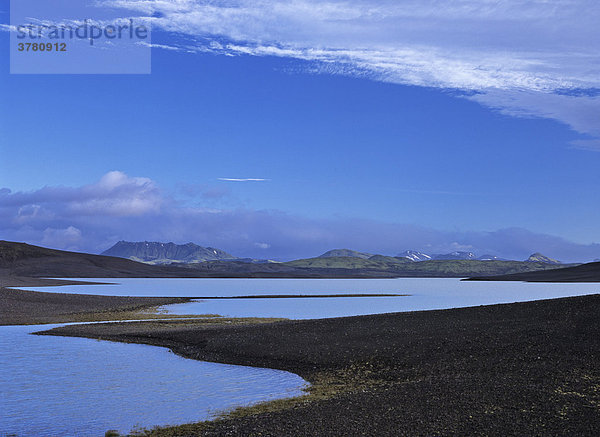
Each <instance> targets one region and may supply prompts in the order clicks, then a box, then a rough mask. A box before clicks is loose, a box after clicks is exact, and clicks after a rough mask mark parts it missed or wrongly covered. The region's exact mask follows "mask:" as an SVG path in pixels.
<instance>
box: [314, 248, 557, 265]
mask: <svg viewBox="0 0 600 437" xmlns="http://www.w3.org/2000/svg"><path fill="white" fill-rule="evenodd" d="M336 257H349V258H360V259H370V260H379V261H381V260H382V258H386V259H387V260H388V261H391V260H392V259H396V261H395V262H398V261H397V260H399V259H407V260H409V261H413V262H422V261H432V260H437V261H450V260H478V261H510V260H507V259H505V258H500V257H497V256H496V255H482V256H479V257H477V256H476V255H475V254H474V253H473V252H461V251H455V252H451V253H441V254H432V255H428V254H426V253H423V252H419V251H416V250H405V251H404V252H402V253H399V254H398V255H396V256H395V257H389V256H385V255H374V254H371V253H367V252H358V251H356V250H350V249H333V250H330V251H328V252H325V253H324V254H322V255H319V256H318V257H317V258H336ZM525 261H527V262H537V263H545V264H562V263H561V262H560V261H557V260H555V259H552V258H550V257H547V256H545V255H542V254H541V253H537V252H536V253H534V254H533V255H531V256H530V257H529V258H528V259H526V260H525Z"/></svg>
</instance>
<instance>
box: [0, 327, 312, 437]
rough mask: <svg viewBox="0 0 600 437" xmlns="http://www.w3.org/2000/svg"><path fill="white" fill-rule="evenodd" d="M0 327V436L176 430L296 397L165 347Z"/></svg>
mask: <svg viewBox="0 0 600 437" xmlns="http://www.w3.org/2000/svg"><path fill="white" fill-rule="evenodd" d="M54 326H58V325H43V326H2V327H0V369H1V371H0V436H5V435H10V434H16V435H18V436H36V437H42V436H78V437H79V436H103V435H104V433H105V431H106V430H108V429H117V430H119V431H120V432H128V431H130V430H131V429H132V428H133V427H134V426H136V425H141V426H143V427H153V426H155V425H167V424H181V423H189V422H194V421H199V420H204V419H208V418H210V417H212V416H213V415H214V414H215V413H217V412H219V411H223V410H226V409H229V408H232V407H237V406H240V405H247V404H250V403H256V402H261V401H266V400H271V399H276V398H282V397H290V396H298V395H300V394H302V387H304V386H305V381H304V380H303V379H302V378H300V377H299V376H297V375H294V374H292V373H288V372H283V371H279V370H271V369H260V368H253V367H243V366H230V365H225V364H215V363H207V362H200V361H195V360H189V359H185V358H181V357H179V356H177V355H175V354H173V353H171V352H169V351H168V350H167V349H164V348H159V347H153V346H146V345H136V344H124V343H113V342H107V341H97V340H90V339H84V338H67V337H51V336H35V335H28V333H29V332H35V331H40V330H45V329H50V328H51V327H54Z"/></svg>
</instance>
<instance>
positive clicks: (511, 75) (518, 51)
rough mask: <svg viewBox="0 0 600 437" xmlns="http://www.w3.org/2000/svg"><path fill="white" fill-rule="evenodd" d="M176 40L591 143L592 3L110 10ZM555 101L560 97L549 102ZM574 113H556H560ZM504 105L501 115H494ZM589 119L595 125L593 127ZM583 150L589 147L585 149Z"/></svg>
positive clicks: (261, 1) (259, 4)
mask: <svg viewBox="0 0 600 437" xmlns="http://www.w3.org/2000/svg"><path fill="white" fill-rule="evenodd" d="M104 4H106V5H109V6H111V7H120V8H124V9H126V10H128V11H129V13H131V11H134V12H135V13H138V14H143V15H146V16H151V17H152V18H150V21H151V22H152V25H153V26H154V27H156V28H159V29H162V30H165V31H167V32H170V33H172V34H174V35H177V38H176V39H177V40H178V41H181V40H182V39H184V40H185V41H184V42H179V44H175V43H172V42H169V47H175V46H177V47H180V48H182V49H185V50H188V51H197V52H206V51H210V52H215V53H222V54H226V55H232V54H233V55H240V54H245V55H253V56H278V57H287V58H295V59H301V60H306V61H311V62H313V63H316V65H314V66H313V67H312V70H313V71H320V72H325V73H334V74H346V75H348V74H350V75H358V76H366V77H369V78H371V79H374V80H380V81H387V82H392V83H398V84H407V85H417V86H426V87H437V88H450V89H457V90H461V91H465V92H467V93H471V92H477V93H478V94H477V95H476V96H475V97H474V100H476V101H478V102H479V103H482V104H484V105H489V106H492V107H494V108H500V109H502V110H506V111H507V112H509V113H510V114H511V115H516V116H522V115H524V114H525V115H528V116H536V117H546V118H552V119H556V120H559V121H561V122H563V123H566V124H567V125H569V126H570V127H571V128H573V129H574V130H576V131H578V132H580V133H583V134H587V135H589V136H591V137H593V138H591V139H590V140H591V141H596V140H597V139H598V138H599V137H598V133H597V131H598V126H599V125H600V120H595V121H594V120H591V122H590V121H588V119H590V118H593V117H594V115H596V114H598V112H597V99H593V98H592V99H590V98H589V97H585V96H572V99H567V98H566V97H565V96H564V95H560V91H561V90H569V89H598V88H600V32H598V31H597V27H598V22H600V3H598V2H597V1H596V0H556V1H548V0H531V1H527V2H523V1H521V0H451V1H449V0H406V1H402V2H398V1H397V0H347V1H335V0H329V1H319V0H292V1H288V0H231V1H227V2H213V1H209V0H109V1H106V2H104ZM557 96H559V97H560V98H559V97H557ZM565 102H568V106H569V107H570V108H571V109H572V110H574V112H575V114H573V111H567V110H565V109H563V107H562V105H563V104H564V103H565ZM505 104H506V106H504V105H505ZM596 118H598V117H596ZM588 148H592V149H593V148H594V147H588Z"/></svg>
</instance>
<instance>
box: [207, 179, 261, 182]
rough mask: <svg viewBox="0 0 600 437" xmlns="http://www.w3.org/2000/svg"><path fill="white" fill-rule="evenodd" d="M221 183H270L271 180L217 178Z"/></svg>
mask: <svg viewBox="0 0 600 437" xmlns="http://www.w3.org/2000/svg"><path fill="white" fill-rule="evenodd" d="M217 179H218V180H220V181H226V182H267V181H270V180H271V179H264V178H217Z"/></svg>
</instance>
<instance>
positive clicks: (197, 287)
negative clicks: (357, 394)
mask: <svg viewBox="0 0 600 437" xmlns="http://www.w3.org/2000/svg"><path fill="white" fill-rule="evenodd" d="M80 280H86V279H85V278H82V279H80ZM87 280H88V281H98V282H113V283H115V282H116V283H117V284H116V285H73V286H64V287H25V289H28V290H37V291H55V292H61V293H82V294H100V295H114V296H195V297H201V296H244V295H266V294H288V295H290V294H336V293H338V294H342V293H345V294H359V293H394V294H410V296H399V297H354V298H345V297H344V298H319V299H306V298H302V299H301V298H287V299H222V300H202V299H198V300H196V301H194V302H191V303H186V304H179V305H171V306H169V307H165V310H166V311H167V312H169V313H172V314H219V315H222V316H231V317H249V316H257V317H288V318H294V319H308V318H323V317H341V316H354V315H363V314H376V313H387V312H396V311H417V310H431V309H445V308H455V307H465V306H476V305H489V304H496V303H510V302H523V301H528V300H538V299H550V298H556V297H567V296H580V295H585V294H594V293H600V284H598V283H575V284H574V283H571V284H565V283H527V282H478V281H461V280H460V279H456V278H398V279H212V278H211V279H189V278H185V279H179V278H178V279H138V278H126V279H120V278H119V279H114V278H112V279H111V278H108V279H107V278H93V279H89V278H88V279H87Z"/></svg>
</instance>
